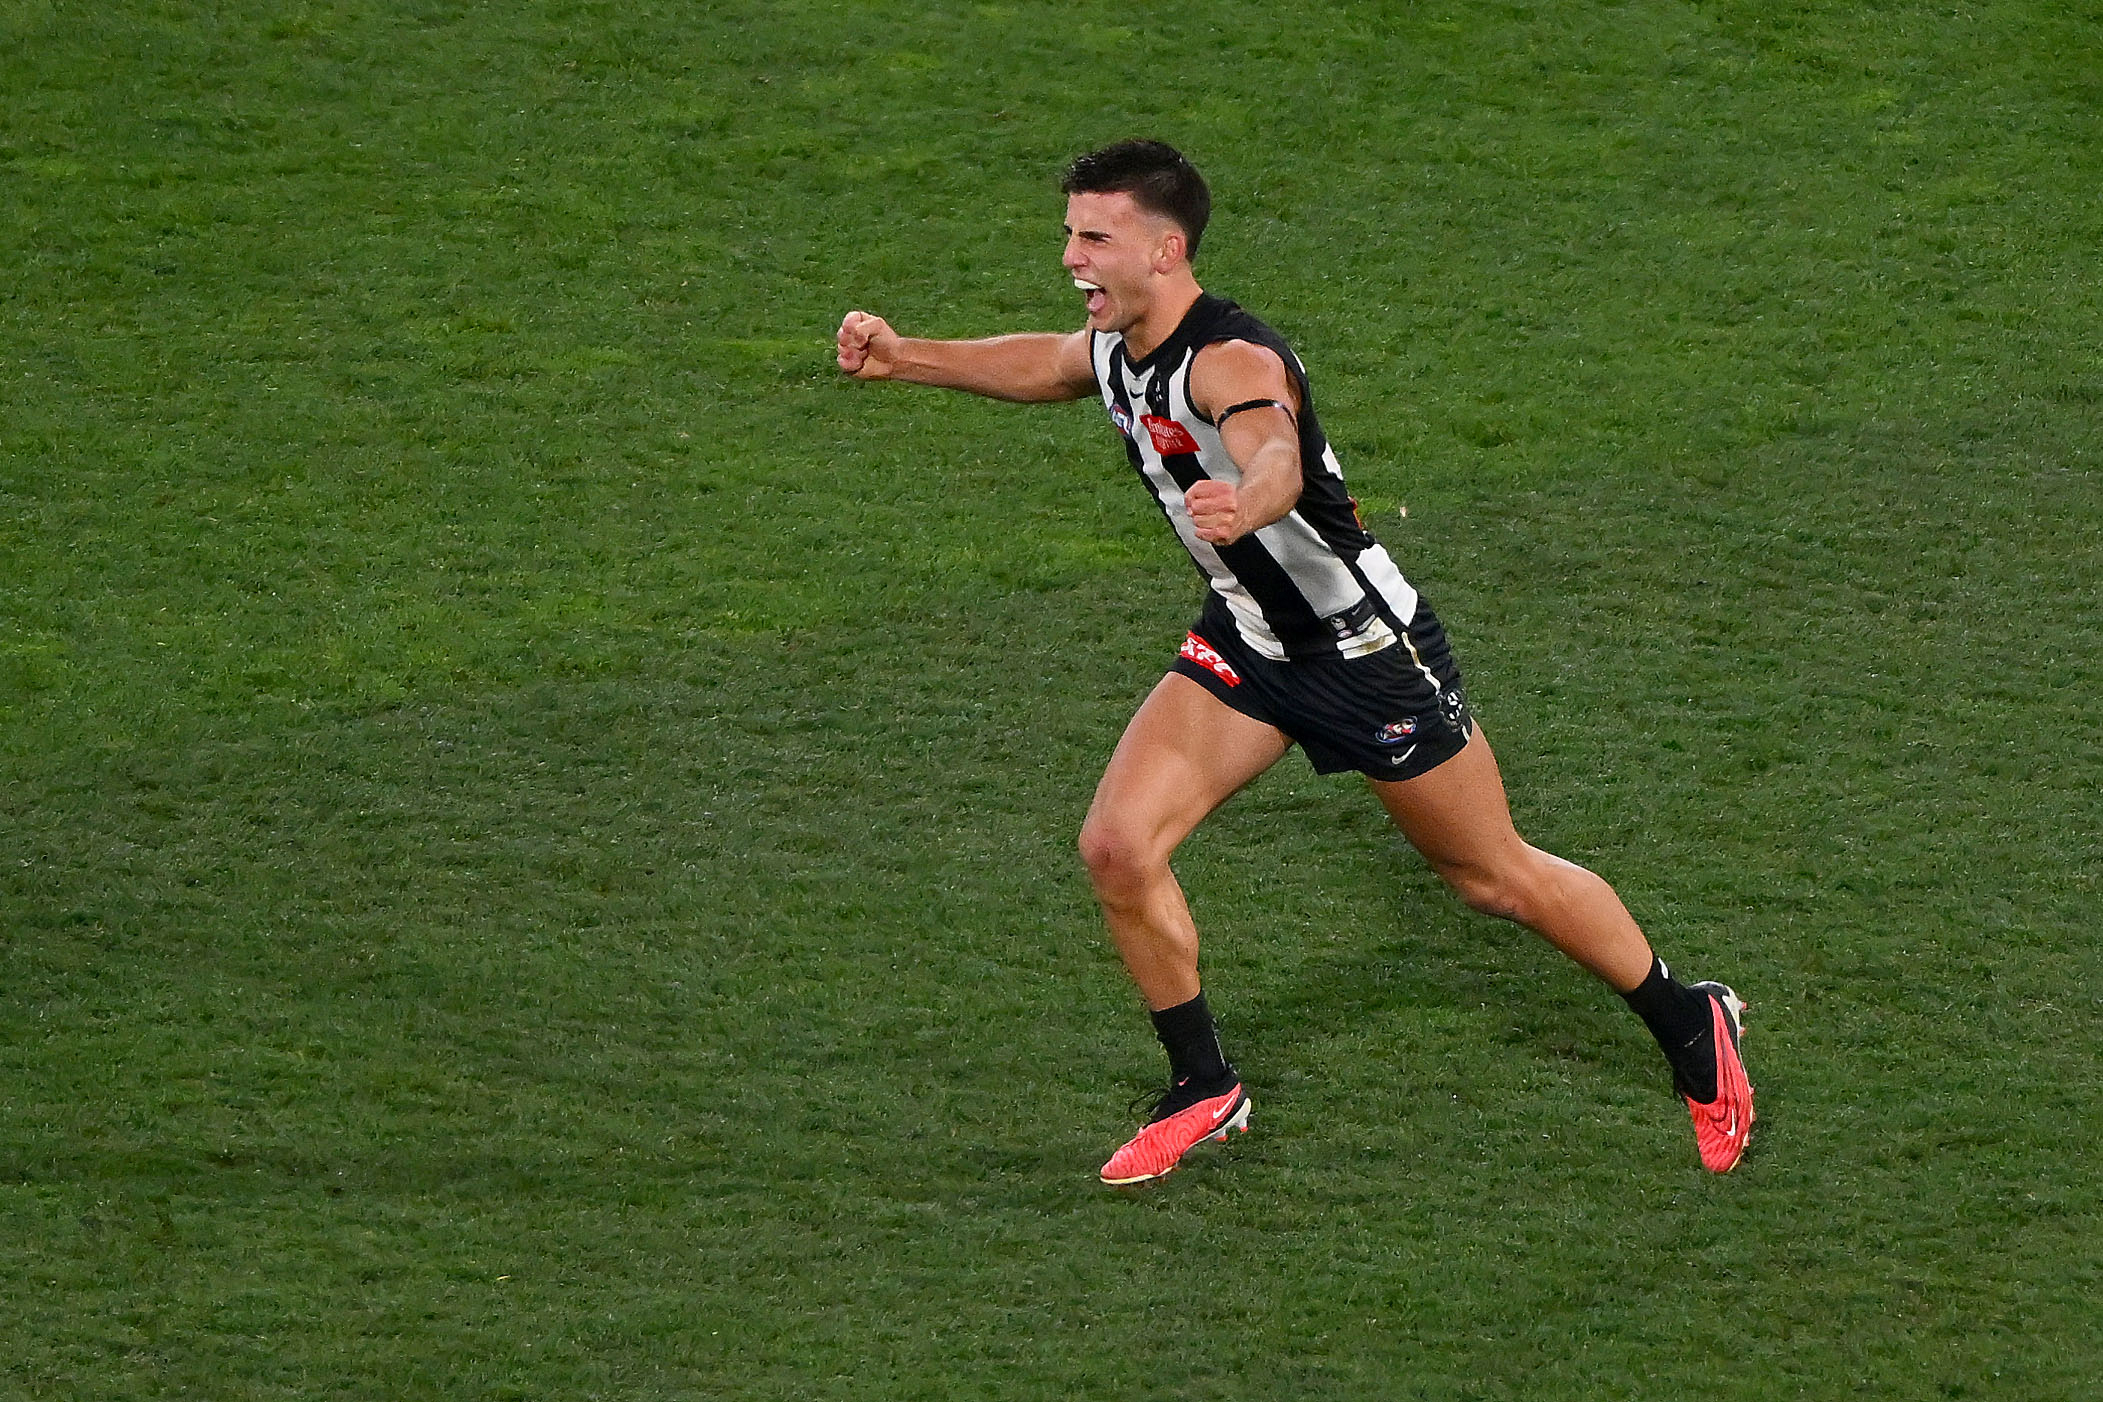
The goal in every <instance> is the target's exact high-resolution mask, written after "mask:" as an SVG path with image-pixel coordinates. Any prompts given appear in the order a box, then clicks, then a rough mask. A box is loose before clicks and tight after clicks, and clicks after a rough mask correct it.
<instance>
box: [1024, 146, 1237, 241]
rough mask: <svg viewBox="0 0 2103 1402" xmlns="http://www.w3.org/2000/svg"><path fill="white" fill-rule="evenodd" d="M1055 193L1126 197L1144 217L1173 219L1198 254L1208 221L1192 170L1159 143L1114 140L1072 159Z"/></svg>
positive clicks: (1208, 199)
mask: <svg viewBox="0 0 2103 1402" xmlns="http://www.w3.org/2000/svg"><path fill="white" fill-rule="evenodd" d="M1059 190H1060V193H1062V194H1067V195H1081V194H1088V195H1130V196H1131V197H1132V202H1133V203H1134V204H1136V205H1138V206H1139V207H1140V208H1141V209H1143V210H1145V211H1146V212H1147V213H1149V214H1158V215H1160V216H1161V217H1162V218H1164V219H1170V220H1173V221H1175V223H1176V225H1177V226H1178V227H1179V228H1181V229H1182V230H1183V235H1184V237H1185V238H1186V239H1187V240H1189V243H1190V247H1189V249H1188V250H1187V251H1188V254H1189V256H1190V257H1192V258H1195V257H1197V256H1198V242H1199V241H1200V240H1201V239H1203V238H1204V237H1205V223H1206V221H1207V220H1209V219H1211V218H1212V192H1211V191H1210V190H1208V189H1206V188H1205V177H1204V176H1202V175H1199V174H1198V169H1197V167H1196V166H1194V165H1192V164H1191V163H1190V162H1189V161H1187V160H1185V159H1183V153H1182V152H1181V151H1178V150H1177V149H1176V148H1175V147H1173V146H1171V145H1169V144H1168V143H1167V142H1165V141H1120V142H1118V143H1117V144H1116V145H1114V146H1105V147H1104V148H1103V149H1102V150H1100V151H1090V152H1089V153H1088V154H1087V155H1085V156H1076V157H1074V159H1073V164H1071V165H1069V166H1067V167H1066V176H1065V178H1064V179H1063V180H1061V181H1060V182H1059Z"/></svg>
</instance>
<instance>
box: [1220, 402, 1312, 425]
mask: <svg viewBox="0 0 2103 1402" xmlns="http://www.w3.org/2000/svg"><path fill="white" fill-rule="evenodd" d="M1244 409H1283V410H1284V411H1285V417H1286V418H1288V419H1291V420H1292V421H1293V423H1294V425H1295V426H1297V425H1298V424H1299V422H1300V416H1299V415H1298V414H1295V413H1294V412H1293V411H1292V405H1290V404H1287V403H1286V402H1285V401H1284V400H1282V399H1244V400H1242V401H1241V403H1239V404H1229V405H1228V406H1227V407H1226V408H1224V409H1222V410H1220V411H1219V417H1218V418H1216V419H1214V420H1213V421H1212V426H1213V427H1214V428H1221V427H1224V426H1225V424H1226V422H1227V420H1229V419H1231V418H1233V417H1234V416H1235V415H1236V414H1238V413H1240V412H1241V411H1242V410H1244Z"/></svg>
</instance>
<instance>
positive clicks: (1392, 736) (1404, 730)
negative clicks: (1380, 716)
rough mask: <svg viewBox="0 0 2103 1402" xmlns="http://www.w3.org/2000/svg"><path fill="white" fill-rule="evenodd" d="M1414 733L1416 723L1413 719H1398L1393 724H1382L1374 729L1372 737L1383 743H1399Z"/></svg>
mask: <svg viewBox="0 0 2103 1402" xmlns="http://www.w3.org/2000/svg"><path fill="white" fill-rule="evenodd" d="M1416 733H1417V723H1416V722H1415V721H1413V720H1398V721H1396V722H1395V723H1394V724H1393V725H1383V726H1381V727H1380V728H1379V729H1378V730H1376V731H1374V732H1373V739H1375V740H1376V741H1378V742H1379V743H1381V744H1383V745H1399V744H1401V743H1402V742H1403V741H1404V740H1407V739H1408V738H1409V737H1410V736H1412V735H1414V734H1416Z"/></svg>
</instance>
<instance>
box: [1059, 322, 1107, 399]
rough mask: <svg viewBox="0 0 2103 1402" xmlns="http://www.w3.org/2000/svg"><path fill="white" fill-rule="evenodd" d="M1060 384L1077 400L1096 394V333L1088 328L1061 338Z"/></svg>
mask: <svg viewBox="0 0 2103 1402" xmlns="http://www.w3.org/2000/svg"><path fill="white" fill-rule="evenodd" d="M1058 365H1059V382H1060V383H1061V384H1062V385H1064V386H1065V387H1066V390H1067V392H1068V393H1069V394H1071V395H1072V396H1073V397H1074V398H1075V399H1085V398H1087V397H1088V396H1089V395H1091V394H1095V393H1096V392H1097V390H1098V386H1097V384H1096V380H1095V333H1094V332H1092V331H1090V330H1089V329H1088V328H1087V327H1085V326H1084V327H1082V328H1081V329H1080V330H1078V331H1072V332H1068V333H1067V334H1066V335H1064V336H1061V337H1060V338H1059V357H1058Z"/></svg>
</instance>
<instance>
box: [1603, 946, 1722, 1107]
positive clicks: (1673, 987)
mask: <svg viewBox="0 0 2103 1402" xmlns="http://www.w3.org/2000/svg"><path fill="white" fill-rule="evenodd" d="M1621 997H1622V999H1623V1001H1625V1002H1626V1003H1627V1004H1628V1005H1629V1007H1631V1008H1633V1009H1634V1010H1635V1013H1636V1016H1637V1017H1640V1018H1642V1019H1643V1023H1644V1025H1645V1026H1646V1027H1648V1028H1649V1029H1650V1035H1651V1036H1653V1037H1655V1038H1657V1039H1658V1048H1659V1050H1661V1051H1663V1052H1664V1053H1665V1059H1666V1060H1667V1061H1669V1062H1671V1063H1672V1083H1673V1084H1674V1085H1675V1086H1677V1087H1678V1088H1679V1092H1680V1094H1682V1095H1684V1096H1686V1097H1688V1098H1689V1099H1691V1100H1696V1101H1699V1102H1701V1103H1702V1104H1704V1105H1706V1104H1708V1103H1709V1102H1710V1101H1712V1100H1714V1099H1715V1098H1716V1049H1715V1047H1714V1045H1713V1043H1714V1039H1715V1035H1716V1023H1715V1014H1714V1013H1712V1012H1711V1011H1710V1005H1709V995H1708V994H1706V993H1703V992H1700V991H1699V990H1697V989H1692V988H1689V987H1687V985H1685V984H1684V983H1681V982H1680V981H1679V980H1678V979H1676V978H1674V977H1673V976H1672V971H1671V970H1670V969H1667V968H1666V967H1665V961H1664V960H1662V959H1660V958H1658V957H1657V956H1656V955H1655V954H1653V955H1652V956H1651V957H1650V973H1649V974H1648V975H1646V976H1645V977H1644V979H1643V982H1641V983H1639V984H1637V985H1636V986H1635V987H1634V988H1632V989H1630V990H1629V991H1628V992H1626V993H1624V994H1622V995H1621Z"/></svg>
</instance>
